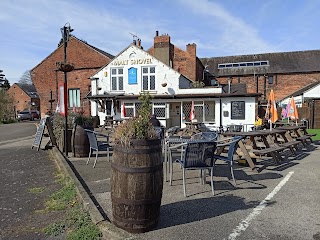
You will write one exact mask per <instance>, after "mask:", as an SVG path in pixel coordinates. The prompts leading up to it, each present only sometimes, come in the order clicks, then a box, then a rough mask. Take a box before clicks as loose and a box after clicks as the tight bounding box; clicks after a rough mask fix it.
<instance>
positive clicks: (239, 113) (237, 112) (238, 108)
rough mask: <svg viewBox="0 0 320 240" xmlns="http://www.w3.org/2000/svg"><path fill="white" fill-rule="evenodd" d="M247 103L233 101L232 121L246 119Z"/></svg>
mask: <svg viewBox="0 0 320 240" xmlns="http://www.w3.org/2000/svg"><path fill="white" fill-rule="evenodd" d="M245 106H246V105H245V101H231V119H242V120H244V119H245V117H246V108H245Z"/></svg>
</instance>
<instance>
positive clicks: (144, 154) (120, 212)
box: [111, 139, 163, 233]
mask: <svg viewBox="0 0 320 240" xmlns="http://www.w3.org/2000/svg"><path fill="white" fill-rule="evenodd" d="M161 154H162V152H161V142H160V140H159V139H157V140H133V141H132V144H131V145H130V147H128V148H125V147H123V146H120V145H115V146H114V148H113V156H112V157H113V162H112V165H111V169H112V172H111V179H112V183H111V199H112V213H113V223H114V224H115V225H116V226H117V227H119V228H122V229H124V230H126V231H128V232H131V233H143V232H147V231H150V230H152V229H153V228H154V227H155V226H156V225H157V223H158V220H159V215H160V205H161V198H162V189H163V164H162V155H161Z"/></svg>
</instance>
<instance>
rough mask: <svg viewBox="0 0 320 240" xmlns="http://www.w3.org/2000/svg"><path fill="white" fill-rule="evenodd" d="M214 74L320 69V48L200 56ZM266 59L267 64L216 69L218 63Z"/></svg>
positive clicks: (290, 71) (295, 71) (297, 71)
mask: <svg viewBox="0 0 320 240" xmlns="http://www.w3.org/2000/svg"><path fill="white" fill-rule="evenodd" d="M200 60H201V61H202V63H203V65H207V66H208V70H209V72H210V73H213V74H214V75H215V76H232V75H233V76H234V75H238V76H239V75H253V74H254V73H255V74H265V73H267V74H268V73H269V74H270V73H271V74H274V73H301V72H319V71H320V50H308V51H296V52H279V53H262V54H251V55H238V56H226V57H212V58H200ZM256 61H268V62H269V66H257V67H232V68H221V69H218V64H224V63H240V62H256Z"/></svg>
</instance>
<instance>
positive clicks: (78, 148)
mask: <svg viewBox="0 0 320 240" xmlns="http://www.w3.org/2000/svg"><path fill="white" fill-rule="evenodd" d="M84 129H85V128H84V127H83V126H80V125H77V126H76V127H75V132H74V141H73V149H74V156H75V157H79V158H81V157H88V156H89V151H90V144H89V138H88V136H87V133H86V131H85V130H84ZM86 129H88V128H87V127H86ZM89 129H91V130H93V128H92V127H91V128H89Z"/></svg>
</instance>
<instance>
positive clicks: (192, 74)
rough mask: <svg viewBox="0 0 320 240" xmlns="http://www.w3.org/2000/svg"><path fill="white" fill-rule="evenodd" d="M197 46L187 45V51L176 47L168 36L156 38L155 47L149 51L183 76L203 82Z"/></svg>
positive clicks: (157, 36)
mask: <svg viewBox="0 0 320 240" xmlns="http://www.w3.org/2000/svg"><path fill="white" fill-rule="evenodd" d="M196 49H197V45H196V44H195V43H192V44H187V46H186V51H184V50H182V49H180V48H178V47H176V46H174V45H173V44H171V42H170V36H169V35H167V34H164V35H161V36H159V34H158V31H157V32H156V36H155V37H154V45H153V46H152V47H151V48H150V49H149V50H148V51H147V52H148V53H149V54H151V55H153V56H154V57H156V58H157V59H159V60H160V61H162V62H164V63H165V64H167V65H168V66H170V67H172V68H173V69H175V70H176V71H178V72H179V73H181V74H182V75H184V76H186V77H187V78H189V79H190V80H193V81H196V80H197V81H201V80H202V73H203V69H204V67H203V65H202V63H201V61H200V60H199V59H198V58H197V51H196Z"/></svg>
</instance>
